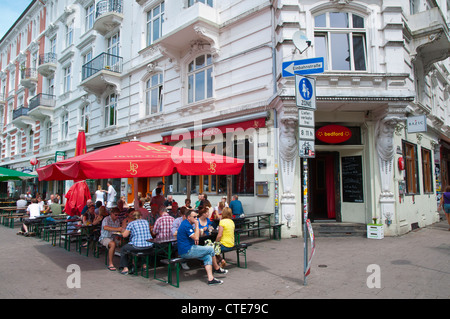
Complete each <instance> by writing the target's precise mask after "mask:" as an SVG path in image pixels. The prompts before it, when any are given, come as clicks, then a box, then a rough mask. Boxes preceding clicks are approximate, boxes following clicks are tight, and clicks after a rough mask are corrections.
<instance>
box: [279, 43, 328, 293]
mask: <svg viewBox="0 0 450 319" xmlns="http://www.w3.org/2000/svg"><path fill="white" fill-rule="evenodd" d="M306 40H307V39H303V38H299V39H297V41H295V39H294V44H295V43H296V42H297V44H295V45H296V46H297V48H298V49H299V50H300V52H303V51H304V50H306V48H307V47H309V45H310V43H306V42H308V41H306ZM302 41H303V42H305V43H306V44H305V45H304V46H303V51H302V49H301V48H299V47H298V43H302ZM323 72H324V58H323V57H319V58H312V59H304V60H297V61H288V62H283V65H282V76H283V77H291V76H295V100H296V105H297V107H298V129H299V134H298V136H299V145H298V146H299V147H298V149H299V156H300V158H303V237H304V262H305V265H304V272H303V278H304V281H303V284H304V285H306V278H307V276H308V275H309V273H310V271H311V260H312V257H313V255H314V253H315V241H314V233H313V231H312V226H311V221H310V220H309V218H308V158H314V157H315V145H314V139H315V122H314V111H315V110H316V80H315V79H313V78H310V77H306V76H303V75H305V74H314V73H323ZM308 233H309V237H310V240H311V255H310V256H309V258H308V236H307V234H308Z"/></svg>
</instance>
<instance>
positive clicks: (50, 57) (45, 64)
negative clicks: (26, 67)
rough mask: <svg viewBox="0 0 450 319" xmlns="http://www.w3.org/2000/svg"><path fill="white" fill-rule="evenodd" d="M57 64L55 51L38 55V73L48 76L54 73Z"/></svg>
mask: <svg viewBox="0 0 450 319" xmlns="http://www.w3.org/2000/svg"><path fill="white" fill-rule="evenodd" d="M56 66H57V56H56V53H53V52H48V53H44V54H41V55H39V66H38V69H37V71H38V72H39V74H40V75H42V76H45V77H50V76H52V75H53V74H54V73H55V70H56Z"/></svg>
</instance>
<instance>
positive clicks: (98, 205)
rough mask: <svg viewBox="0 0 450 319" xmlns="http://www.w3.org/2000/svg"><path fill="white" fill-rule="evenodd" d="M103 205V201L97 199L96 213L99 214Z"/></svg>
mask: <svg viewBox="0 0 450 319" xmlns="http://www.w3.org/2000/svg"><path fill="white" fill-rule="evenodd" d="M102 206H103V204H102V202H101V201H99V200H98V201H96V202H95V215H98V213H99V209H100V207H102Z"/></svg>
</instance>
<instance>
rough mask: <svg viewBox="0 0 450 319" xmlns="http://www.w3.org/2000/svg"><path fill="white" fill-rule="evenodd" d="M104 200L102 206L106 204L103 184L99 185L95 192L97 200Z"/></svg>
mask: <svg viewBox="0 0 450 319" xmlns="http://www.w3.org/2000/svg"><path fill="white" fill-rule="evenodd" d="M98 201H100V202H102V206H104V205H105V191H104V190H102V185H98V187H97V191H96V192H95V202H98Z"/></svg>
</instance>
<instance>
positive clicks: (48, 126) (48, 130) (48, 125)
mask: <svg viewBox="0 0 450 319" xmlns="http://www.w3.org/2000/svg"><path fill="white" fill-rule="evenodd" d="M44 130H45V145H51V144H52V122H51V121H50V120H48V121H46V122H45V125H44Z"/></svg>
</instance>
